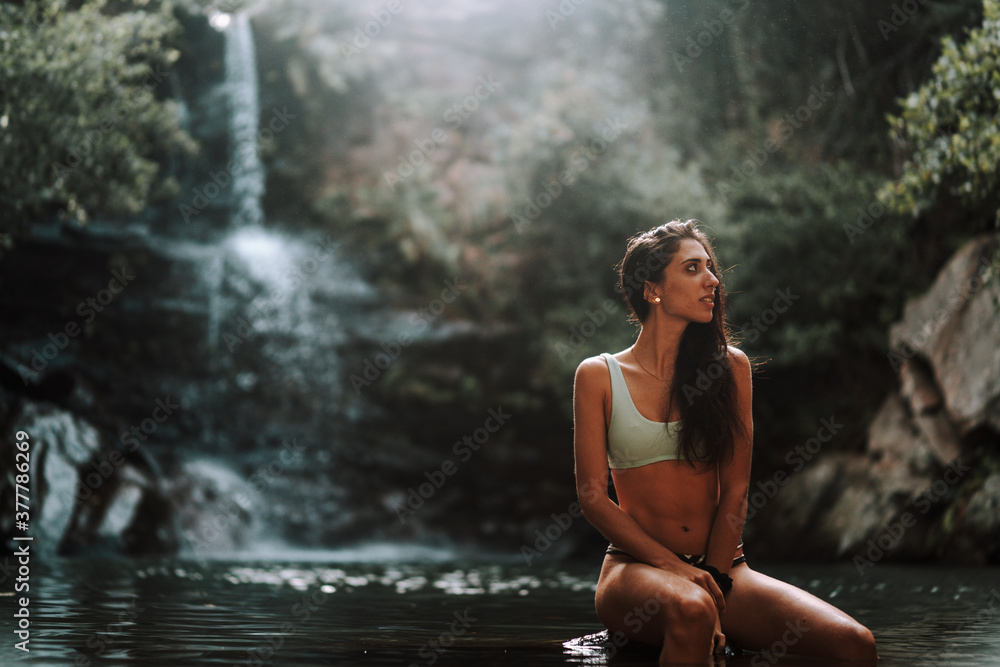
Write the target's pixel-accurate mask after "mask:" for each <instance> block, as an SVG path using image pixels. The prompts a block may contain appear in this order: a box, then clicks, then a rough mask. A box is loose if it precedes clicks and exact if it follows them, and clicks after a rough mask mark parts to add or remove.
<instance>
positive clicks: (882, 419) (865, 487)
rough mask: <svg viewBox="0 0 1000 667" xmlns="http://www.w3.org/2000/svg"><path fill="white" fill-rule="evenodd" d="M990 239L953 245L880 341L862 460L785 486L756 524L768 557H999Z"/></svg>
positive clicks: (996, 345)
mask: <svg viewBox="0 0 1000 667" xmlns="http://www.w3.org/2000/svg"><path fill="white" fill-rule="evenodd" d="M995 246H996V238H995V237H990V236H984V237H980V238H977V239H974V240H972V241H970V242H969V243H967V244H966V245H965V246H963V247H962V248H961V249H960V250H959V251H958V252H956V253H955V255H954V256H953V257H952V258H951V259H950V260H949V261H948V262H947V264H946V265H945V266H944V268H943V269H942V270H941V272H940V274H939V275H938V277H937V279H936V280H935V282H934V284H933V285H932V286H931V288H930V289H929V290H928V291H927V292H926V293H925V294H923V295H921V296H919V297H917V298H915V299H913V300H911V301H910V302H909V303H907V304H906V307H905V309H904V313H903V317H902V319H901V320H900V321H899V322H897V323H896V324H895V325H893V326H892V328H891V331H890V353H889V363H891V364H892V366H893V368H894V369H895V370H896V371H897V372H898V374H899V385H898V388H897V389H896V390H894V391H893V392H892V393H891V394H890V395H889V396H887V397H886V399H885V400H884V402H883V403H882V405H881V407H880V408H879V410H878V411H877V413H876V415H875V417H874V419H873V421H872V423H871V424H870V426H869V428H868V437H867V442H866V445H865V448H864V451H863V452H860V453H849V454H838V455H832V456H827V457H821V458H819V459H818V460H817V461H816V462H815V463H814V464H812V465H811V467H809V468H806V469H804V470H803V471H802V472H801V473H798V474H795V475H790V476H788V480H787V483H786V484H785V485H784V486H783V487H782V489H781V492H780V493H779V494H777V495H776V497H775V498H774V499H773V502H770V503H768V504H767V506H766V507H764V508H763V512H762V520H758V521H756V522H751V529H752V535H753V538H754V540H755V541H758V542H760V543H761V548H760V549H757V551H759V552H760V553H761V554H762V555H766V556H769V557H775V558H777V557H813V558H829V557H839V558H853V559H854V562H855V564H856V565H857V566H858V569H859V572H860V573H862V574H863V573H864V571H865V570H866V569H867V568H868V567H871V566H873V565H874V564H875V563H877V562H878V561H880V560H882V559H883V558H890V559H895V560H901V559H906V560H913V559H930V558H934V559H942V558H944V559H950V560H959V561H965V562H996V561H997V560H998V559H1000V538H998V537H997V536H998V535H1000V512H998V511H997V509H998V507H1000V471H998V470H997V469H996V465H997V464H996V461H997V453H998V452H1000V279H997V277H996V269H995V267H993V258H994V249H995Z"/></svg>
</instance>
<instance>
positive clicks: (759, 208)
mask: <svg viewBox="0 0 1000 667" xmlns="http://www.w3.org/2000/svg"><path fill="white" fill-rule="evenodd" d="M881 180H882V179H881V178H880V177H879V176H878V175H876V174H873V173H871V172H864V171H858V170H857V169H855V168H854V167H852V166H851V165H848V164H846V163H840V164H837V165H835V166H826V165H823V166H819V167H815V168H812V169H801V168H792V169H788V170H785V171H782V172H776V173H772V174H770V175H767V174H760V175H758V176H756V177H754V178H751V179H749V181H748V183H747V184H746V186H745V187H744V188H743V189H742V190H740V191H739V195H738V196H737V197H735V198H734V199H733V200H732V213H731V214H730V215H731V216H733V218H734V220H733V224H731V225H729V226H728V227H727V228H726V229H727V233H725V234H724V235H723V236H722V237H721V238H720V239H719V246H720V247H719V255H720V262H722V263H723V264H726V263H727V262H733V261H735V266H734V267H733V268H732V270H731V271H730V272H729V275H728V276H727V286H728V289H730V290H731V291H732V292H733V293H732V295H731V299H730V304H731V308H730V318H729V319H730V321H731V322H732V323H733V324H734V329H735V330H736V332H737V334H738V336H739V337H741V338H742V339H743V341H744V342H743V348H744V349H745V350H746V351H747V352H748V354H750V355H751V356H760V357H764V358H768V359H770V360H772V362H771V363H773V364H775V365H777V366H785V367H787V366H796V365H802V366H805V365H814V366H816V365H818V366H819V367H833V366H834V365H836V364H837V363H838V360H841V359H844V358H854V359H856V358H857V355H859V354H864V353H868V352H870V351H875V352H878V353H884V350H885V347H886V331H887V328H888V326H889V325H890V324H891V323H892V322H893V321H894V320H895V318H896V317H898V311H899V309H900V308H901V303H902V299H903V295H904V294H905V293H906V291H907V290H908V289H910V288H911V286H912V285H913V283H914V281H915V280H917V278H916V276H913V275H910V271H912V270H913V269H909V271H908V267H909V266H911V265H910V264H909V263H906V262H903V261H902V260H903V259H904V257H905V252H906V248H907V247H908V246H909V244H910V241H909V240H908V239H907V238H906V237H905V236H904V234H903V233H902V229H901V226H900V225H899V224H898V221H897V220H895V219H894V217H895V216H893V215H892V214H891V213H890V212H888V211H887V210H886V207H885V206H884V205H883V203H882V202H881V201H880V200H879V199H877V197H876V193H877V190H878V186H879V184H880V183H881ZM779 292H780V293H781V294H789V293H790V294H791V295H792V296H791V297H790V298H788V299H786V300H783V299H782V298H781V297H780V294H779ZM776 300H777V301H779V302H780V303H779V306H777V307H775V306H774V304H775V302H776ZM786 301H789V302H790V305H788V304H787V303H786ZM782 308H783V309H785V312H778V311H780V309H782ZM768 311H774V312H768Z"/></svg>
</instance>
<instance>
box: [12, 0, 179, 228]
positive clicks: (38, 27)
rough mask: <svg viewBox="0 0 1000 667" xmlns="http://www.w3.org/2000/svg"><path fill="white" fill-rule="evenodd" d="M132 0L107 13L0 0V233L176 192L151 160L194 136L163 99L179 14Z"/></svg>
mask: <svg viewBox="0 0 1000 667" xmlns="http://www.w3.org/2000/svg"><path fill="white" fill-rule="evenodd" d="M129 4H130V5H131V7H130V8H129V10H128V11H122V12H121V13H118V14H115V15H109V13H108V12H109V11H110V10H109V9H108V4H107V3H106V2H104V1H103V0H94V1H92V2H85V3H84V4H82V5H81V6H80V7H79V9H77V10H70V9H69V8H68V3H67V2H65V1H63V0H48V1H39V2H27V3H24V5H23V6H21V5H17V4H12V3H8V2H2V3H0V234H2V233H4V232H6V233H7V234H10V233H12V232H14V231H15V227H16V226H17V225H23V224H25V223H28V222H30V221H31V220H33V219H38V218H41V217H44V216H47V215H50V214H52V213H54V212H60V213H62V214H64V215H65V216H67V217H69V218H72V219H75V220H77V221H79V222H81V223H84V222H86V221H87V220H88V219H89V218H91V217H93V216H94V215H95V214H97V213H109V214H120V213H134V212H137V211H140V210H142V209H143V208H144V206H145V205H146V204H147V203H148V201H149V200H150V198H151V197H153V196H156V195H169V194H171V192H172V189H173V185H172V183H170V182H163V183H159V184H158V183H157V180H156V175H157V172H158V162H159V161H161V160H162V159H164V158H165V157H166V156H168V155H170V154H172V153H175V152H176V151H179V150H184V149H191V148H192V146H193V143H192V141H191V139H190V138H189V137H188V136H187V134H186V133H185V132H183V130H182V129H181V128H180V125H179V117H178V114H177V111H176V109H175V107H174V105H173V103H171V102H166V101H161V98H164V97H166V96H167V95H168V89H169V83H168V80H169V69H168V68H169V66H170V64H171V63H173V62H174V60H176V58H177V57H178V52H177V51H176V50H174V49H173V48H171V46H170V44H171V43H172V42H173V41H174V40H175V39H176V38H177V37H178V33H179V24H178V22H177V21H176V20H175V19H174V17H173V15H172V11H171V7H170V5H169V4H167V3H163V4H158V3H149V2H141V1H139V0H136V1H135V2H132V3H129ZM121 5H122V3H119V6H121ZM140 7H143V8H142V9H140ZM158 187H159V190H157V188H158Z"/></svg>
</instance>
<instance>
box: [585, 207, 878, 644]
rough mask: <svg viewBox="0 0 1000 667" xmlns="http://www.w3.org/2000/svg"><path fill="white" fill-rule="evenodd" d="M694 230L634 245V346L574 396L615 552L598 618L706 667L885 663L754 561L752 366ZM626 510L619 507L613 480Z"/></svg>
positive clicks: (624, 275)
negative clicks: (795, 657)
mask: <svg viewBox="0 0 1000 667" xmlns="http://www.w3.org/2000/svg"><path fill="white" fill-rule="evenodd" d="M694 223H695V221H691V220H689V221H687V222H681V221H679V220H675V221H673V222H670V223H667V224H665V225H661V226H659V227H656V228H654V229H652V230H650V231H648V232H645V233H643V234H639V235H637V236H635V237H633V238H632V239H631V240H630V241H629V244H628V249H627V251H626V253H625V257H624V259H622V261H621V263H620V265H619V267H618V269H619V274H620V279H621V287H622V292H623V294H624V295H625V298H626V301H627V303H628V307H629V310H630V312H631V316H632V318H633V319H634V320H635V321H636V322H638V323H639V324H640V325H641V329H640V331H639V336H638V338H637V339H636V342H635V344H634V345H632V347H630V348H628V349H626V350H624V351H622V352H619V353H618V354H615V355H610V354H603V355H600V356H597V357H592V358H590V359H586V360H585V361H583V363H581V364H580V367H579V368H578V369H577V372H576V380H575V387H574V398H573V408H574V451H575V458H576V479H577V493H578V495H579V498H580V503H581V505H582V506H583V511H584V516H586V518H587V520H588V521H590V523H591V524H593V525H594V526H595V527H596V528H597V529H598V530H599V531H600V532H601V533H602V534H603V535H604V536H605V537H607V538H608V539H609V540H610V541H611V546H609V547H608V550H607V555H606V556H605V558H604V565H603V567H602V568H601V575H600V579H599V580H598V584H597V595H596V599H595V602H596V608H597V615H598V617H599V618H600V619H601V622H602V623H604V625H605V626H606V627H607V628H608V629H609V630H611V631H620V632H623V633H624V634H625V635H626V636H627V637H629V638H631V639H636V640H639V641H641V642H645V643H648V644H654V645H662V646H663V649H662V652H661V654H660V663H661V664H670V663H698V664H705V663H706V662H708V661H710V660H711V659H712V656H713V654H719V653H721V652H722V650H723V648H724V646H725V642H726V639H727V638H728V639H729V640H731V641H732V642H735V643H736V644H738V645H739V646H741V647H743V648H745V649H748V650H753V651H761V650H772V649H773V650H774V652H775V653H778V651H782V653H780V654H783V653H784V652H787V653H791V654H800V655H810V656H817V657H825V658H832V659H839V660H854V661H867V662H868V663H874V662H875V661H876V660H877V655H876V652H875V640H874V638H873V637H872V633H871V632H870V631H869V630H868V629H867V628H865V627H864V626H862V625H860V624H859V623H858V622H857V621H855V620H854V619H852V618H851V617H850V616H848V615H847V614H845V613H843V612H842V611H840V610H838V609H836V608H835V607H833V606H831V605H829V604H827V603H826V602H823V601H822V600H820V599H819V598H816V597H815V596H813V595H810V594H809V593H806V592H805V591H802V590H800V589H798V588H795V587H794V586H791V585H789V584H785V583H782V582H780V581H777V580H776V579H772V578H771V577H768V576H766V575H763V574H760V573H758V572H754V571H753V570H751V569H750V567H749V566H748V565H747V563H746V562H745V560H746V559H745V558H744V556H743V541H742V540H741V534H742V531H743V522H744V519H745V517H746V502H747V489H748V486H749V480H750V453H751V447H752V441H753V437H752V436H753V420H752V415H751V369H750V362H749V361H748V360H747V357H746V355H745V354H743V352H741V351H740V350H738V349H736V348H734V347H731V346H729V345H728V341H727V333H726V328H725V324H724V322H725V291H724V290H723V287H722V283H721V282H720V280H719V269H718V267H717V265H716V261H715V253H714V250H713V248H712V246H711V243H710V242H709V240H708V238H707V237H706V236H705V234H704V233H703V232H701V231H700V230H698V229H697V228H696V227H695V224H694ZM609 468H610V469H611V473H612V477H613V478H614V484H615V490H616V491H617V495H618V504H616V503H615V502H613V501H612V500H611V499H610V498H609V497H608V495H607V493H606V489H607V476H608V469H609Z"/></svg>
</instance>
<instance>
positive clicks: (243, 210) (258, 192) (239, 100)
mask: <svg viewBox="0 0 1000 667" xmlns="http://www.w3.org/2000/svg"><path fill="white" fill-rule="evenodd" d="M225 34H226V85H227V88H228V93H229V142H230V155H231V159H232V160H233V161H234V162H235V163H236V165H237V166H236V169H235V170H234V172H235V173H233V174H232V179H233V184H232V188H233V190H232V191H233V206H232V209H231V213H230V222H231V224H232V225H233V226H248V225H258V224H260V223H261V221H262V220H263V218H264V214H263V210H262V208H261V203H260V200H261V197H262V196H263V195H264V168H263V167H262V166H261V164H260V158H259V157H258V155H257V131H258V123H259V120H260V104H259V101H258V97H259V95H258V85H257V58H256V56H255V54H254V42H253V31H252V30H251V28H250V19H249V18H247V16H246V15H245V14H236V15H235V16H233V17H232V20H231V21H230V23H229V25H228V26H227V27H226V31H225Z"/></svg>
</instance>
